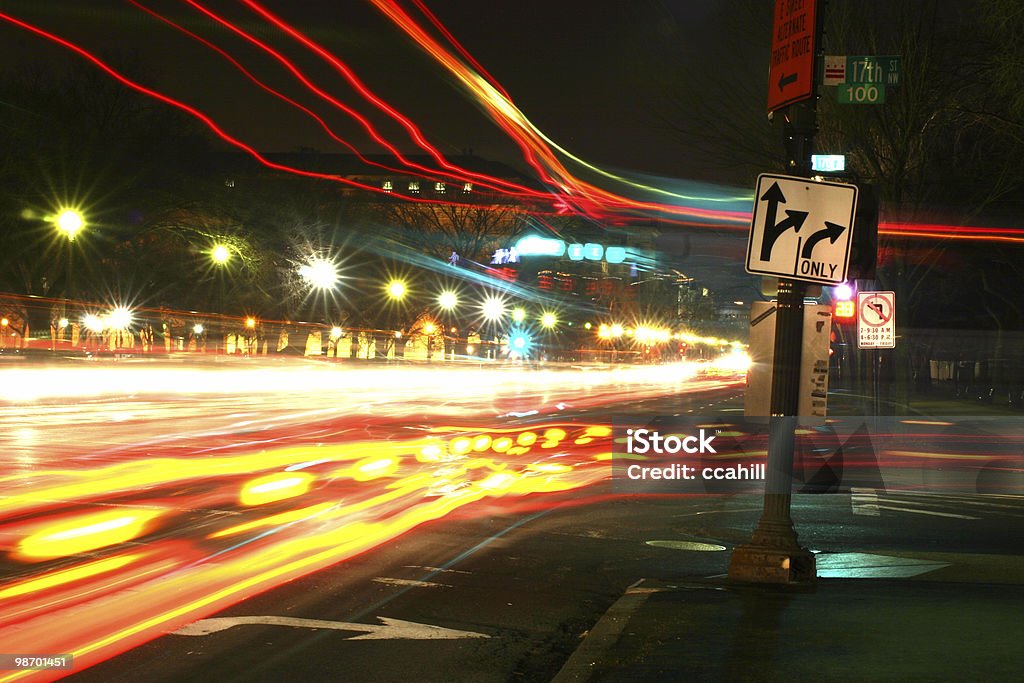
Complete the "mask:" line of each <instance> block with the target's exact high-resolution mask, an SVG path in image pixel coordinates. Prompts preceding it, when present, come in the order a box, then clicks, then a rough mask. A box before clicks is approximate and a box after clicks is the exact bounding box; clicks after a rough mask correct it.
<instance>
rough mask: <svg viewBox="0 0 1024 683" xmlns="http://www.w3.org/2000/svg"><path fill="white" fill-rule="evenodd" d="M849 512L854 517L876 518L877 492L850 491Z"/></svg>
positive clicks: (866, 490) (871, 490) (877, 514)
mask: <svg viewBox="0 0 1024 683" xmlns="http://www.w3.org/2000/svg"><path fill="white" fill-rule="evenodd" d="M851 491H853V495H851V496H850V510H851V511H852V512H853V514H855V515H862V516H865V517H878V516H879V515H881V514H882V513H880V512H879V511H878V492H876V491H875V489H856V488H855V489H851Z"/></svg>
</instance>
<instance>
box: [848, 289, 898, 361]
mask: <svg viewBox="0 0 1024 683" xmlns="http://www.w3.org/2000/svg"><path fill="white" fill-rule="evenodd" d="M857 348H858V349H894V348H896V293H895V292H857Z"/></svg>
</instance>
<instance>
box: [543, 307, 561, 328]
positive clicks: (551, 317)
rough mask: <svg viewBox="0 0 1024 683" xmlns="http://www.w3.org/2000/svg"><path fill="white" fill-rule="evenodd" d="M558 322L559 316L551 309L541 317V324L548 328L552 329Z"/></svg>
mask: <svg viewBox="0 0 1024 683" xmlns="http://www.w3.org/2000/svg"><path fill="white" fill-rule="evenodd" d="M557 324H558V316H556V315H555V314H554V313H552V312H551V311H546V312H545V313H544V315H542V316H541V317H540V325H541V327H544V328H546V329H549V330H550V329H551V328H552V327H554V326H555V325H557Z"/></svg>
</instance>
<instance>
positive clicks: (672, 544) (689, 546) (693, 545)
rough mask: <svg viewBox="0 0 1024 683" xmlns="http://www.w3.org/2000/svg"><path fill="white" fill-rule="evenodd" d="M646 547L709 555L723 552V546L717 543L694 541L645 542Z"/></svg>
mask: <svg viewBox="0 0 1024 683" xmlns="http://www.w3.org/2000/svg"><path fill="white" fill-rule="evenodd" d="M647 545H653V546H654V547H655V548H669V549H671V550H696V551H699V552H705V553H711V552H717V551H719V550H725V549H726V548H725V546H724V545H718V544H717V543H698V542H696V541H647Z"/></svg>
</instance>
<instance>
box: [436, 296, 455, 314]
mask: <svg viewBox="0 0 1024 683" xmlns="http://www.w3.org/2000/svg"><path fill="white" fill-rule="evenodd" d="M458 303H459V297H458V296H457V295H456V294H455V292H452V291H444V292H441V293H440V294H438V295H437V305H438V306H440V307H441V308H443V309H444V310H446V311H451V310H453V309H454V308H455V307H456V306H457V305H458Z"/></svg>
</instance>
